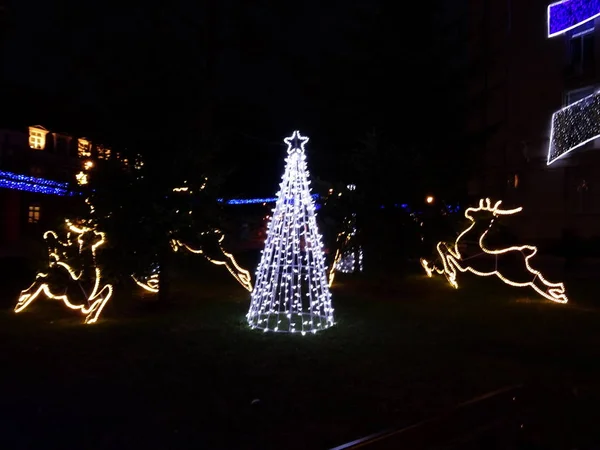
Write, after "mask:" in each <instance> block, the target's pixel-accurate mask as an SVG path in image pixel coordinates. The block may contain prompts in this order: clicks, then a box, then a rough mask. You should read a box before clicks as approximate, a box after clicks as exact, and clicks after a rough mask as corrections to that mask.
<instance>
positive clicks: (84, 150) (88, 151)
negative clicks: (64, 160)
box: [77, 138, 92, 158]
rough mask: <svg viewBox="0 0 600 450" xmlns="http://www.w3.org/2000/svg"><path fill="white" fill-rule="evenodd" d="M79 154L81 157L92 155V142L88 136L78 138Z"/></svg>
mask: <svg viewBox="0 0 600 450" xmlns="http://www.w3.org/2000/svg"><path fill="white" fill-rule="evenodd" d="M77 154H78V155H79V157H80V158H89V157H90V156H92V143H91V142H90V141H88V140H87V139H86V138H79V139H77Z"/></svg>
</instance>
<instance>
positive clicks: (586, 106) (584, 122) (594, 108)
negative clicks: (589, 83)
mask: <svg viewBox="0 0 600 450" xmlns="http://www.w3.org/2000/svg"><path fill="white" fill-rule="evenodd" d="M598 137H600V91H599V92H596V93H594V94H592V95H589V96H587V97H585V98H583V99H581V100H579V101H577V102H575V103H572V104H570V105H569V106H566V107H565V108H563V109H561V110H559V111H557V112H555V113H554V114H553V115H552V126H551V131H550V146H549V148H548V165H550V164H552V163H553V162H555V161H556V160H558V159H560V158H562V157H564V156H566V155H567V154H568V153H570V152H572V151H573V150H575V149H577V148H579V147H581V146H583V145H585V144H587V143H588V142H590V141H593V140H594V139H597V138H598Z"/></svg>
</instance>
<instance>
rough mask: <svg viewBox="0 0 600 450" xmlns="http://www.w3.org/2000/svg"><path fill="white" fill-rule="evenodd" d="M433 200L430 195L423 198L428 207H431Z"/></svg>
mask: <svg viewBox="0 0 600 450" xmlns="http://www.w3.org/2000/svg"><path fill="white" fill-rule="evenodd" d="M433 200H434V198H433V196H432V195H428V196H427V197H426V198H425V201H426V202H427V204H428V205H431V204H432V203H433Z"/></svg>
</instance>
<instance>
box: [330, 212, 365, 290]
mask: <svg viewBox="0 0 600 450" xmlns="http://www.w3.org/2000/svg"><path fill="white" fill-rule="evenodd" d="M344 226H345V229H344V230H342V231H341V232H340V233H338V237H337V240H336V246H337V249H336V252H335V256H334V258H333V264H332V266H331V269H330V271H329V287H331V286H332V285H333V281H334V279H335V273H336V272H340V273H354V272H362V271H363V249H362V246H360V245H358V244H357V243H356V242H355V241H356V234H357V230H356V214H355V213H353V214H352V216H350V217H348V218H346V219H345V221H344Z"/></svg>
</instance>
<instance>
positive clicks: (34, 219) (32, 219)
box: [27, 205, 40, 223]
mask: <svg viewBox="0 0 600 450" xmlns="http://www.w3.org/2000/svg"><path fill="white" fill-rule="evenodd" d="M39 221H40V205H29V212H28V214H27V223H38V222H39Z"/></svg>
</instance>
